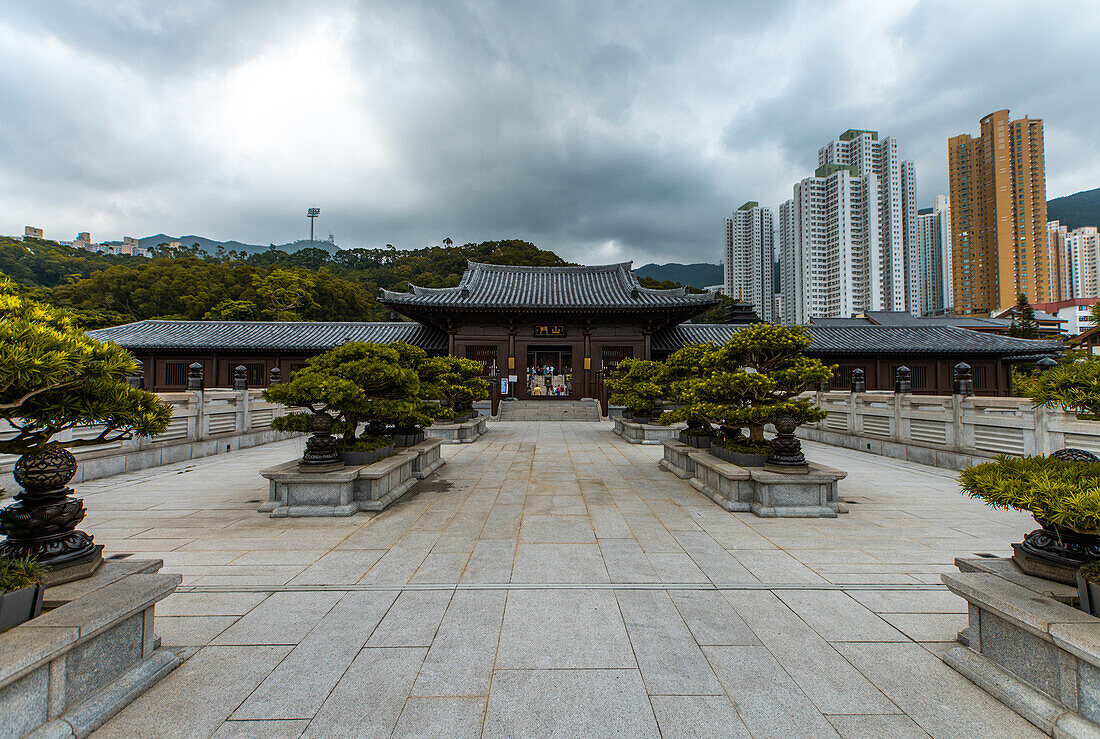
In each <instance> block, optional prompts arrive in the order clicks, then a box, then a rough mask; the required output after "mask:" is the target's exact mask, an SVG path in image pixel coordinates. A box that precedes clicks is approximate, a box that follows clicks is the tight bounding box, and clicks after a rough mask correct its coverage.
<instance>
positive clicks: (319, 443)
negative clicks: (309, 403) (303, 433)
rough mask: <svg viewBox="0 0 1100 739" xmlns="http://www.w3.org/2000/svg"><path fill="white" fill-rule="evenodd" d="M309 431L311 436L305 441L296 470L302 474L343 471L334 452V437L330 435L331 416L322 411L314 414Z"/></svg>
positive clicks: (341, 464)
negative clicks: (304, 447) (304, 449)
mask: <svg viewBox="0 0 1100 739" xmlns="http://www.w3.org/2000/svg"><path fill="white" fill-rule="evenodd" d="M309 430H310V431H312V432H313V435H312V436H310V437H309V438H308V439H307V440H306V451H305V453H304V454H303V455H302V461H300V462H299V463H298V469H299V470H301V471H302V472H331V471H333V470H338V469H343V467H344V463H343V462H342V461H341V460H340V454H339V453H338V452H337V451H336V437H335V436H333V435H332V416H330V415H329V414H327V413H325V412H324V411H317V412H315V413H314V414H313V420H312V421H311V422H310V427H309Z"/></svg>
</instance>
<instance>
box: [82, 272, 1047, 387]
mask: <svg viewBox="0 0 1100 739" xmlns="http://www.w3.org/2000/svg"><path fill="white" fill-rule="evenodd" d="M379 302H381V303H382V304H383V305H386V306H388V307H389V308H391V309H393V310H394V311H396V312H397V313H399V314H401V315H403V316H406V317H407V318H409V319H410V320H409V321H402V322H331V323H302V322H299V323H269V322H259V321H172V320H145V321H137V322H135V323H129V324H125V325H122V326H115V327H112V328H105V329H99V330H96V331H90V332H89V335H90V336H92V337H93V338H95V339H98V340H99V341H113V342H115V343H116V344H119V345H121V346H123V347H125V348H127V349H129V350H130V351H131V352H132V353H133V354H134V356H136V357H137V358H138V359H139V360H141V361H142V362H143V363H144V372H145V384H146V387H147V388H149V389H151V390H155V391H158V392H171V391H180V390H183V389H185V388H186V386H187V373H188V367H189V365H190V364H192V363H194V362H198V363H200V364H202V366H203V371H204V376H205V383H206V386H207V387H229V386H230V385H232V379H233V372H234V369H235V368H236V367H237V366H241V365H243V366H244V367H245V368H246V370H247V375H248V384H249V387H263V386H266V385H267V383H268V381H269V376H270V373H271V370H272V369H274V368H278V369H279V370H280V372H281V375H282V378H283V379H284V380H285V379H287V378H289V377H290V376H292V375H293V373H294V372H296V371H297V370H298V369H300V368H301V367H303V366H304V365H305V363H306V361H307V360H308V359H309V358H310V357H311V356H314V355H316V354H319V353H321V352H324V351H326V350H328V349H331V348H333V347H335V346H339V345H340V344H343V343H345V342H348V341H369V342H379V343H389V342H394V341H404V342H407V343H410V344H414V345H416V346H420V347H422V348H423V349H424V350H425V351H427V352H428V353H429V354H432V355H440V354H447V353H449V354H452V355H455V356H460V357H467V358H470V359H476V360H477V361H479V362H481V364H482V366H483V367H484V371H485V374H486V375H489V374H490V373H491V372H492V371H493V370H494V368H495V372H496V375H497V377H498V378H499V379H501V380H505V381H508V390H507V392H506V393H504V394H505V395H506V396H511V397H515V398H522V399H526V398H540V397H543V398H544V397H559V398H586V397H598V398H606V388H605V387H604V386H603V384H602V382H601V381H600V380H601V378H602V377H604V376H605V375H606V373H607V372H608V371H610V370H611V369H612V368H613V367H614V366H615V365H616V364H618V362H619V361H621V360H622V359H623V358H625V357H637V358H642V359H662V358H664V357H665V356H667V355H668V354H670V353H671V352H673V351H675V350H676V349H678V348H680V347H681V346H683V345H684V344H686V343H706V342H724V341H727V340H728V339H729V338H730V336H732V334H733V332H734V331H737V330H738V329H739V327H740V326H742V325H744V324H743V323H738V322H736V321H738V320H739V319H738V318H737V317H735V316H734V317H732V318H733V320H734V321H735V322H734V323H722V324H713V323H692V322H691V320H692V319H693V318H695V317H697V316H699V315H700V314H702V313H705V312H707V311H710V310H712V309H714V308H715V307H716V306H717V305H718V302H719V299H718V296H717V295H715V294H714V293H710V292H705V293H690V292H688V291H687V290H686V289H684V288H677V289H673V290H655V289H650V288H646V287H642V285H641V284H640V283H639V282H638V279H637V277H636V276H635V275H634V272H633V270H632V269H631V263H630V262H624V263H621V264H610V265H602V266H589V267H515V266H507V265H493V264H480V263H476V262H471V263H469V265H468V267H467V269H466V271H465V273H464V274H463V275H462V278H461V280H460V281H459V284H458V285H456V286H454V287H444V288H426V287H418V286H410V290H409V292H394V291H388V290H383V291H382V294H381V296H380V297H379ZM807 330H808V331H809V333H810V335H811V336H812V338H813V343H812V344H811V346H810V347H809V349H808V350H807V352H806V353H807V354H808V355H811V356H817V357H820V358H821V359H822V360H823V361H825V362H827V363H829V364H836V365H838V370H837V373H836V375H835V376H834V381H833V387H834V388H836V389H844V388H847V387H848V382H849V381H850V376H851V372H852V370H853V369H855V368H857V367H858V368H860V369H862V370H863V371H864V373H865V375H866V382H867V389H868V390H879V389H881V390H889V389H892V388H893V377H894V370H895V369H896V368H897V367H898V366H899V365H902V364H904V365H906V366H908V367H909V368H910V370H911V371H912V380H913V391H914V392H918V393H950V392H951V372H952V367H953V366H954V365H955V364H957V363H958V362H966V363H967V364H969V365H970V366H971V367H972V371H973V377H974V384H975V390H976V392H978V393H979V394H983V395H1006V394H1008V392H1009V382H1010V375H1011V370H1010V367H1011V364H1012V363H1013V362H1017V361H1029V360H1030V361H1034V360H1035V359H1037V358H1038V357H1040V356H1042V355H1045V354H1050V353H1053V352H1057V351H1058V350H1059V349H1060V347H1061V345H1060V344H1059V343H1058V342H1052V341H1029V340H1026V339H1016V338H1011V337H1007V336H998V335H993V334H988V333H979V332H977V331H972V330H968V329H964V328H957V327H954V326H944V325H935V326H921V325H905V326H881V325H847V326H813V325H811V326H808V327H807Z"/></svg>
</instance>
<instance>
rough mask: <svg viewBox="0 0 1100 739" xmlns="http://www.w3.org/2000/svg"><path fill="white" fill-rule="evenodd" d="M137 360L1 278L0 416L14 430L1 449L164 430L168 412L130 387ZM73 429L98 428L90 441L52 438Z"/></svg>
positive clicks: (15, 451) (83, 443) (78, 443)
mask: <svg viewBox="0 0 1100 739" xmlns="http://www.w3.org/2000/svg"><path fill="white" fill-rule="evenodd" d="M136 371H137V363H136V362H135V361H134V358H133V357H132V356H130V354H129V353H128V352H126V351H125V350H124V349H122V348H121V347H119V346H117V345H115V344H100V343H99V342H97V341H94V340H92V339H90V338H88V336H87V335H86V334H85V333H84V331H83V330H82V329H81V328H80V327H79V326H78V324H77V322H76V320H75V319H74V318H73V317H72V316H71V315H69V314H68V313H66V312H64V311H61V310H58V309H57V308H54V307H53V306H50V305H46V304H43V303H39V302H37V301H33V300H29V299H27V298H24V297H22V296H20V295H18V294H17V293H16V288H15V285H14V284H13V283H12V282H11V281H10V280H8V279H7V278H5V277H0V418H2V419H4V420H5V421H7V422H8V423H9V424H11V426H12V427H13V428H14V429H15V431H16V433H15V434H14V435H13V436H8V437H6V438H4V439H0V452H4V453H7V454H27V453H29V452H34V451H38V450H41V449H44V448H47V447H49V446H63V447H77V446H91V445H95V444H105V443H109V442H112V441H117V440H120V439H130V438H133V437H134V436H155V435H157V434H159V433H161V432H163V431H164V429H165V428H167V426H168V422H169V420H171V417H172V409H171V407H170V406H168V405H167V404H166V403H164V402H163V401H161V400H160V398H158V397H157V396H156V395H154V394H153V393H149V392H146V391H144V390H139V389H137V388H134V387H130V386H129V385H128V384H127V382H126V379H127V378H128V377H130V376H131V375H133V374H134V373H135V372H136ZM77 426H101V427H102V428H101V430H100V432H99V433H98V434H97V435H96V436H95V437H93V438H87V439H71V440H69V441H55V440H54V439H55V437H56V435H57V434H58V433H60V432H62V431H65V430H68V429H72V428H75V427H77Z"/></svg>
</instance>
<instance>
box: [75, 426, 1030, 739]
mask: <svg viewBox="0 0 1100 739" xmlns="http://www.w3.org/2000/svg"><path fill="white" fill-rule="evenodd" d="M301 446H302V441H301V440H292V441H289V442H283V443H280V444H273V445H269V446H266V447H261V448H257V449H252V450H246V451H243V452H237V453H233V454H229V455H224V456H219V457H214V458H210V459H208V460H200V461H199V462H192V463H186V464H180V465H174V466H172V467H165V468H159V469H156V470H149V471H145V472H142V473H134V474H131V475H125V476H119V477H115V478H109V479H104V480H97V481H94V482H90V483H87V484H84V485H82V486H80V490H81V492H82V493H83V494H85V495H86V496H87V497H86V500H87V504H88V507H89V509H90V513H89V516H88V519H87V526H86V528H87V529H88V530H90V531H92V532H93V533H94V534H95V536H96V540H97V541H98V542H100V543H103V544H106V546H107V552H106V554H108V555H120V554H126V553H132V554H133V556H137V557H146V556H155V557H163V558H164V560H165V570H166V571H174V572H182V573H183V574H184V586H183V587H182V588H181V589H180V592H178V593H176V594H175V595H173V596H171V597H170V598H169V599H168V600H166V601H164V602H163V603H162V604H161V605H160V606H159V607H158V618H157V630H158V633H159V634H160V635H161V636H162V638H163V640H164V643H165V644H166V645H168V646H172V647H174V648H177V649H179V650H180V651H181V652H182V653H183V654H184V655H185V656H186V657H187V660H186V662H185V663H184V664H183V665H182V666H181V667H180V668H179V669H177V670H176V671H175V672H174V673H172V674H171V675H169V676H168V677H167V678H166V679H164V680H163V681H162V682H161V683H160V684H158V685H157V686H156V687H155V688H154V689H152V690H151V691H149V692H148V693H146V694H145V695H144V696H142V697H141V698H139V699H138V700H137V701H135V702H134V703H133V704H131V705H130V706H129V707H128V708H127V709H126V710H124V711H123V712H122V713H120V714H119V715H118V716H116V717H115V718H114V719H113V720H112V721H110V722H109V723H108V724H107V725H106V726H105V727H103V728H102V729H101V730H100V731H99V732H98V733H97V735H96V736H99V737H140V736H172V737H182V736H202V737H205V736H211V735H213V736H217V737H229V736H257V737H261V736H262V737H283V736H288V737H297V736H308V737H331V736H388V735H397V736H417V737H424V736H447V737H467V736H493V737H496V736H545V735H553V736H578V737H580V736H584V737H590V736H607V735H615V736H658V735H663V736H666V737H671V736H744V737H748V736H752V737H772V736H774V737H797V736H813V737H826V736H829V737H832V736H838V735H839V736H843V737H885V736H891V737H893V736H906V737H908V736H927V735H932V736H937V737H954V736H958V737H969V738H973V737H983V739H984V738H986V737H1025V736H1033V735H1035V736H1038V735H1039V734H1038V732H1037V731H1036V730H1035V729H1034V728H1033V727H1032V726H1031V725H1030V724H1028V723H1027V722H1025V721H1024V720H1023V719H1021V718H1019V717H1018V716H1016V714H1014V713H1012V712H1011V711H1010V710H1008V709H1007V708H1005V707H1004V706H1002V705H1001V704H1000V703H998V702H997V701H996V700H994V699H993V698H991V697H990V696H988V695H987V694H986V693H984V692H983V691H982V690H980V689H979V688H977V687H976V686H974V685H973V684H972V683H970V682H968V681H967V680H965V679H964V678H962V677H960V676H959V675H958V674H957V673H955V672H954V671H953V670H951V669H950V668H948V667H947V666H946V665H944V664H943V663H942V662H941V661H940V657H939V655H941V654H942V653H943V652H944V651H945V650H946V649H948V648H950V646H951V644H950V643H949V642H950V641H951V640H953V639H954V637H955V633H956V632H957V631H958V630H959V629H961V628H962V627H963V626H964V625H965V619H966V617H965V615H964V613H965V604H964V602H963V601H962V600H961V599H958V598H956V597H955V596H954V595H952V594H950V593H948V592H947V591H946V590H945V589H944V588H942V587H941V586H940V585H939V584H938V583H939V574H940V573H941V572H945V571H950V570H952V569H953V568H952V565H951V563H952V560H953V558H954V557H956V556H958V555H971V554H973V553H976V552H990V553H994V554H1005V553H1007V552H1008V551H1009V545H1010V543H1011V542H1012V541H1015V540H1019V538H1020V536H1021V535H1022V534H1023V533H1024V532H1025V531H1028V530H1030V528H1031V527H1032V525H1031V523H1030V519H1028V518H1027V517H1025V516H1023V515H1017V514H1013V513H999V512H992V511H989V510H988V509H986V508H984V507H983V506H981V505H980V504H977V503H975V502H972V501H969V500H966V499H965V498H963V497H962V496H961V495H959V493H958V492H957V485H956V483H955V482H954V475H953V473H951V472H949V471H939V470H936V469H933V468H929V467H922V466H919V465H913V464H908V463H903V462H898V461H895V460H891V459H887V458H883V457H876V456H872V455H867V454H861V453H859V452H853V451H849V450H841V449H836V448H832V447H826V446H820V445H814V444H807V451H808V453H809V456H810V457H811V458H813V459H816V460H819V461H821V462H823V463H825V464H829V465H832V466H836V467H841V468H844V469H847V470H848V471H849V477H848V479H847V480H845V481H844V482H843V483H842V494H843V495H844V497H845V498H846V499H847V500H848V501H849V502H850V503H852V505H851V513H849V514H847V515H845V516H841V517H840V518H838V519H831V520H830V519H813V520H795V519H760V518H756V517H754V516H752V515H751V514H730V513H727V512H725V511H723V510H722V509H721V508H719V507H718V506H716V505H715V504H714V503H712V502H711V501H710V500H708V499H707V498H705V497H703V496H702V495H701V494H699V493H697V492H695V491H694V490H693V489H692V488H691V487H690V486H689V485H688V484H687V483H686V482H684V481H682V480H680V479H678V478H676V477H674V476H673V475H671V474H669V473H666V472H663V471H662V470H660V469H659V468H658V467H657V465H656V460H657V459H658V457H659V455H660V448H659V447H656V448H655V447H641V446H632V445H629V444H626V443H625V442H623V441H622V440H620V439H619V438H618V437H616V436H614V435H613V434H612V433H611V431H610V427H609V426H608V425H607V424H582V423H574V424H570V423H496V424H492V425H490V431H489V434H488V435H486V436H484V437H482V439H481V440H480V441H478V442H477V443H475V444H470V445H461V446H451V447H446V450H445V455H446V457H447V460H448V463H447V465H446V466H444V467H443V468H442V469H441V470H440V471H439V473H438V474H437V475H436V476H435V477H433V478H431V479H429V480H426V481H425V482H423V483H421V484H420V485H419V486H418V487H417V488H415V489H414V491H413V493H412V494H410V495H409V496H407V497H406V498H405V499H404V500H402V501H401V502H400V503H398V504H397V505H395V506H394V507H392V508H391V509H390V510H388V511H385V512H384V513H381V514H378V515H375V516H370V515H366V514H359V515H357V516H354V517H351V518H342V519H272V518H269V517H267V516H266V515H261V514H259V513H256V512H255V509H256V507H257V505H258V504H259V502H260V501H261V500H262V499H265V498H266V494H267V493H266V483H265V481H264V480H262V479H261V478H260V477H259V475H258V474H257V473H256V470H257V469H259V468H260V467H263V466H266V465H270V464H273V463H277V462H282V461H285V460H287V459H290V458H292V457H294V456H295V455H296V454H300V453H301Z"/></svg>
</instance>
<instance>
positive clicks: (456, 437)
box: [425, 416, 486, 444]
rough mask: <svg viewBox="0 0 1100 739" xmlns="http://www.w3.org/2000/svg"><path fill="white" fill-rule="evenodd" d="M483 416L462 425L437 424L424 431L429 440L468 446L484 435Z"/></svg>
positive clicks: (484, 424)
mask: <svg viewBox="0 0 1100 739" xmlns="http://www.w3.org/2000/svg"><path fill="white" fill-rule="evenodd" d="M485 429H486V423H485V416H478V417H477V418H473V419H471V420H469V421H463V422H462V423H437V424H435V425H433V426H429V427H428V428H427V429H425V436H426V437H427V438H429V439H442V440H443V443H444V444H469V443H470V442H473V441H477V440H478V438H480V437H481V435H482V434H484V433H485Z"/></svg>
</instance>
